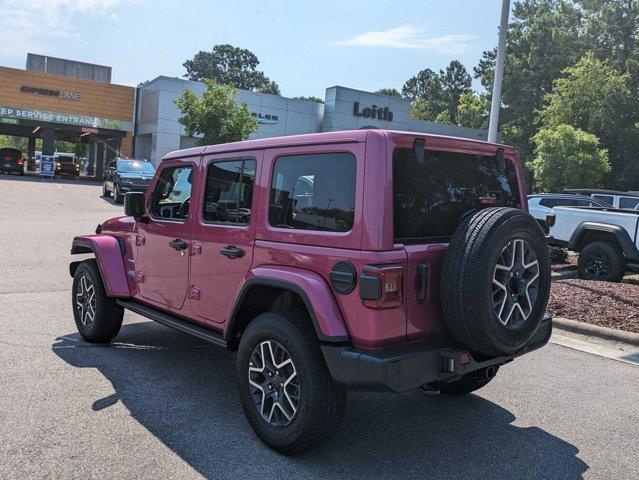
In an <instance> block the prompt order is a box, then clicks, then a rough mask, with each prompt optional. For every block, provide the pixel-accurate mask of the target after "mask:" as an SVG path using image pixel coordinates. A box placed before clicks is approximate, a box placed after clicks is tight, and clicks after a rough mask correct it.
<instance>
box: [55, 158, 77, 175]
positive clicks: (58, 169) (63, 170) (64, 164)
mask: <svg viewBox="0 0 639 480" xmlns="http://www.w3.org/2000/svg"><path fill="white" fill-rule="evenodd" d="M54 157H55V175H56V176H57V175H72V176H74V177H79V176H80V160H79V159H78V157H77V156H75V155H73V154H72V153H56V154H55V155H54Z"/></svg>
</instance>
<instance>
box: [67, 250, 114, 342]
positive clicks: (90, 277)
mask: <svg viewBox="0 0 639 480" xmlns="http://www.w3.org/2000/svg"><path fill="white" fill-rule="evenodd" d="M71 303H72V306H73V316H74V318H75V325H76V327H77V328H78V332H80V335H82V338H84V339H85V340H86V341H87V342H91V343H106V342H110V341H111V340H112V339H113V338H114V337H115V336H116V335H117V334H118V332H119V331H120V327H122V318H123V316H124V309H123V308H122V307H121V306H120V305H118V304H117V303H116V301H115V299H114V298H111V297H109V296H107V294H106V291H105V289H104V284H103V283H102V276H101V275H100V271H99V269H98V265H97V263H96V261H95V260H94V259H90V260H85V261H84V262H82V263H81V264H80V265H79V266H78V268H77V270H76V271H75V275H74V276H73V287H72V296H71Z"/></svg>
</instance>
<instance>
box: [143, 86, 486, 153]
mask: <svg viewBox="0 0 639 480" xmlns="http://www.w3.org/2000/svg"><path fill="white" fill-rule="evenodd" d="M205 88H206V87H205V85H204V84H203V83H200V82H192V81H189V80H183V79H180V78H169V77H162V76H161V77H157V78H156V79H154V80H151V81H150V82H147V83H146V84H145V85H143V86H141V87H140V91H139V95H140V97H139V98H140V105H139V108H138V118H137V119H136V121H137V125H136V126H137V135H138V137H143V138H139V139H137V138H136V156H138V155H139V153H138V152H139V151H145V152H149V158H148V159H149V160H151V161H153V162H154V163H158V162H159V161H160V160H161V159H162V157H164V156H165V155H166V154H167V153H169V152H171V151H174V150H180V149H181V148H185V146H191V145H193V140H192V139H189V138H188V137H186V132H185V131H184V127H183V126H182V125H180V124H179V123H178V121H177V119H178V117H179V115H180V111H179V110H178V108H177V106H176V105H175V100H176V99H177V98H178V97H179V96H180V95H182V94H183V93H184V91H185V90H186V89H189V90H191V91H192V92H194V93H195V94H196V95H198V96H201V95H202V94H203V92H204V90H205ZM237 101H238V103H241V102H245V103H246V104H247V106H248V109H249V110H250V111H251V112H252V113H253V114H255V115H256V116H257V120H258V124H259V128H258V130H257V131H255V132H254V133H252V134H251V136H250V138H267V137H278V136H286V135H297V134H304V133H317V132H322V131H325V132H329V131H336V130H356V129H360V128H367V127H373V128H380V129H389V130H404V131H413V132H423V133H434V134H440V135H450V136H458V137H466V138H474V139H482V140H485V139H486V137H487V132H485V131H483V130H474V129H470V128H461V127H456V126H454V125H446V124H440V123H434V122H425V121H422V120H416V119H414V118H412V117H411V116H410V106H411V104H410V101H408V100H405V99H401V98H395V97H389V96H386V95H377V94H374V93H370V92H364V91H361V90H354V89H352V88H346V87H339V86H335V87H330V88H327V89H326V96H325V104H321V103H315V102H307V101H302V100H294V99H292V98H285V97H279V96H276V95H268V94H263V93H257V92H250V91H246V90H238V93H237ZM355 102H358V103H359V110H358V111H359V112H360V113H361V112H362V111H363V109H364V108H372V106H373V105H375V108H377V109H380V108H382V109H383V108H388V110H389V111H390V112H392V114H393V118H392V120H388V119H386V120H385V119H379V118H365V117H363V116H358V115H355V112H354V105H355ZM138 147H139V148H140V149H141V150H138Z"/></svg>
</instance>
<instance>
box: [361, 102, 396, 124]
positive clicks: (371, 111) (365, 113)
mask: <svg viewBox="0 0 639 480" xmlns="http://www.w3.org/2000/svg"><path fill="white" fill-rule="evenodd" d="M353 115H355V116H356V117H364V118H373V119H377V120H386V121H387V122H392V121H393V112H391V111H390V110H389V109H388V107H384V108H379V107H378V106H377V105H373V106H372V107H364V108H363V109H362V110H361V111H360V110H359V102H355V104H354V105H353Z"/></svg>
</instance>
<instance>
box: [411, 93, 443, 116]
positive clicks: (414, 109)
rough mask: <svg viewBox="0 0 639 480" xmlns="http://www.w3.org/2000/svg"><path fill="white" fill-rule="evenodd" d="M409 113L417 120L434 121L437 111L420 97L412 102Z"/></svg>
mask: <svg viewBox="0 0 639 480" xmlns="http://www.w3.org/2000/svg"><path fill="white" fill-rule="evenodd" d="M410 115H411V117H413V118H416V119H417V120H428V121H431V122H434V121H435V119H436V118H437V112H436V111H435V109H434V108H433V106H432V105H431V104H430V102H429V101H428V100H426V99H425V98H420V99H419V100H416V101H414V102H413V103H412V105H411V108H410Z"/></svg>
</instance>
